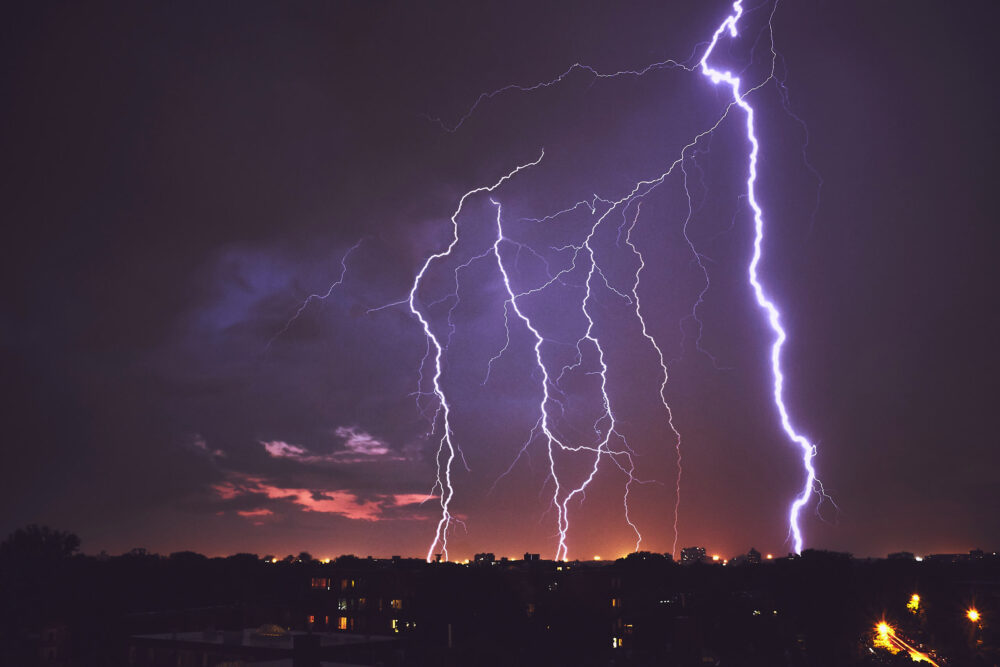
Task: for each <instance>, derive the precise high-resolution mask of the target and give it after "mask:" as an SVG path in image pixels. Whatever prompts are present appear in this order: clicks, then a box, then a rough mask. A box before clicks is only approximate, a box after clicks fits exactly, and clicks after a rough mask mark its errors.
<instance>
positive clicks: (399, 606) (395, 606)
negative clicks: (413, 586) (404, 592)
mask: <svg viewBox="0 0 1000 667" xmlns="http://www.w3.org/2000/svg"><path fill="white" fill-rule="evenodd" d="M389 606H390V607H392V608H393V609H402V608H403V601H402V600H390V601H389Z"/></svg>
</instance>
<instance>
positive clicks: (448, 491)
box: [369, 151, 545, 563]
mask: <svg viewBox="0 0 1000 667" xmlns="http://www.w3.org/2000/svg"><path fill="white" fill-rule="evenodd" d="M543 157H545V151H542V154H541V155H540V156H539V157H538V159H537V160H535V161H534V162H528V163H526V164H522V165H519V166H518V167H516V168H514V169H513V170H512V171H510V172H508V173H507V174H505V175H504V176H503V177H501V178H500V179H499V180H498V181H496V182H495V183H493V185H486V186H481V187H478V188H475V189H473V190H469V191H468V192H466V193H465V194H464V195H462V198H461V199H459V201H458V207H457V208H456V209H455V212H454V213H452V215H451V227H452V238H451V242H450V243H449V244H448V247H447V248H445V249H444V250H442V251H440V252H436V253H433V254H432V255H430V256H429V257H428V258H427V259H426V260H425V261H424V264H423V266H422V267H421V268H420V271H419V272H417V275H416V278H414V280H413V286H412V287H411V288H410V293H409V297H408V298H407V299H406V301H405V302H406V304H407V305H408V306H409V309H410V312H411V313H412V314H413V316H414V317H415V318H417V320H418V321H419V322H420V326H421V328H422V329H423V331H424V337H425V338H426V339H427V343H428V354H427V355H426V356H425V357H424V361H426V360H427V358H428V357H429V356H433V369H434V370H433V374H432V376H431V387H432V390H431V391H432V393H433V395H434V396H435V398H436V399H437V409H436V411H435V414H434V416H433V418H432V423H431V434H432V435H433V434H435V433H436V432H437V429H438V423H440V436H441V437H440V440H439V441H438V448H437V453H436V455H435V459H434V460H435V465H436V467H437V481H436V482H435V484H434V486H433V488H432V491H439V492H440V495H439V496H438V498H439V502H440V504H441V518H440V519H439V520H438V522H437V528H436V530H435V533H434V540H433V541H432V542H431V545H430V547H429V548H428V549H427V562H428V563H429V562H431V561H432V560H433V558H434V551H435V549H437V548H438V545H440V547H441V551H442V553H443V554H444V558H445V560H448V528H449V527H450V525H451V523H452V522H453V521H455V520H456V519H455V517H453V516H452V514H451V508H450V506H451V500H452V498H453V497H454V495H455V490H454V487H453V486H452V483H451V468H452V464H453V463H454V461H455V456H456V451H457V447H456V444H455V442H454V440H453V436H454V433H453V432H452V430H451V405H450V404H449V403H448V397H447V395H446V394H445V391H444V389H443V388H442V387H441V374H442V357H443V355H444V351H445V347H446V346H445V345H442V344H441V341H440V339H439V338H438V336H437V335H436V334H435V333H434V331H433V329H432V328H431V324H430V321H429V320H428V319H427V316H425V313H424V311H422V310H421V308H420V307H419V305H418V292H419V290H420V284H421V282H422V281H423V279H424V276H425V275H426V273H427V270H428V269H429V268H430V267H431V265H432V264H434V263H435V262H436V261H438V260H440V259H442V258H445V257H449V256H450V255H451V253H452V250H454V249H455V246H456V245H458V232H459V227H458V216H459V215H460V214H461V213H462V207H463V206H465V201H466V200H467V199H468V198H469V197H471V196H473V195H476V194H479V193H482V192H493V191H494V190H496V189H497V188H498V187H500V186H501V185H503V184H504V183H505V182H506V181H508V180H510V179H511V178H513V177H514V175H515V174H517V173H518V172H519V171H521V170H523V169H527V168H529V167H533V166H535V165H537V164H538V163H539V162H541V161H542V158H543ZM456 280H457V278H456ZM397 303H398V302H397ZM391 305H395V304H388V306H391ZM388 306H383V308H384V307H388ZM375 310H379V309H371V310H370V311H369V312H374V311H375ZM423 367H424V364H423V362H422V363H421V378H420V379H421V382H420V384H419V385H418V391H420V390H421V388H422V386H423V382H422V380H423Z"/></svg>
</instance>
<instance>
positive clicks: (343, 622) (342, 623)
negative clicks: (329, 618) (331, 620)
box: [337, 616, 347, 630]
mask: <svg viewBox="0 0 1000 667" xmlns="http://www.w3.org/2000/svg"><path fill="white" fill-rule="evenodd" d="M337 629H338V630H346V629H347V617H346V616H341V617H340V619H339V620H338V621H337Z"/></svg>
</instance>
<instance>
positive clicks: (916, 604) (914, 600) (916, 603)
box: [906, 593, 920, 614]
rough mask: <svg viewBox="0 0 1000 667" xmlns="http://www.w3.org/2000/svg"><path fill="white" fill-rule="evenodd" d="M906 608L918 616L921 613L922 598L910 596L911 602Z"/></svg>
mask: <svg viewBox="0 0 1000 667" xmlns="http://www.w3.org/2000/svg"><path fill="white" fill-rule="evenodd" d="M906 608H907V609H909V610H910V611H912V612H913V613H914V614H916V613H917V612H918V611H920V596H919V595H917V594H916V593H914V594H913V595H911V596H910V601H909V602H907V603H906Z"/></svg>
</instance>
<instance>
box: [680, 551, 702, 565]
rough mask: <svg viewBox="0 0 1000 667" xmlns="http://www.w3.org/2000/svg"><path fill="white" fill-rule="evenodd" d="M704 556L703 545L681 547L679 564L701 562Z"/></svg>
mask: <svg viewBox="0 0 1000 667" xmlns="http://www.w3.org/2000/svg"><path fill="white" fill-rule="evenodd" d="M705 558H706V556H705V547H687V548H686V549H681V565H694V564H695V563H701V562H704V560H705Z"/></svg>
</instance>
